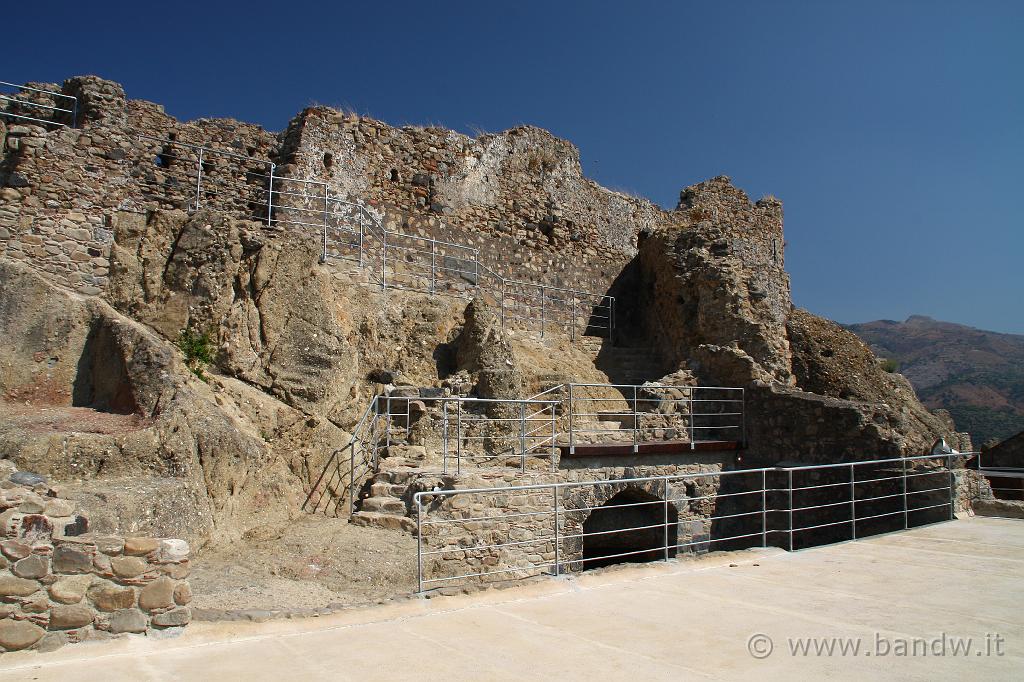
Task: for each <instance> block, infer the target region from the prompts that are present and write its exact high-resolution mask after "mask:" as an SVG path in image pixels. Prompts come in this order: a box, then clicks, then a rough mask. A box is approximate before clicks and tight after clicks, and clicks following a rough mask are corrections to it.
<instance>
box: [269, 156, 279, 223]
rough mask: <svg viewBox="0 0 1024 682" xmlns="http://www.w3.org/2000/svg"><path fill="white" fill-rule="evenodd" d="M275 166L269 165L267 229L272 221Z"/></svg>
mask: <svg viewBox="0 0 1024 682" xmlns="http://www.w3.org/2000/svg"><path fill="white" fill-rule="evenodd" d="M276 168H277V166H276V165H275V164H273V163H272V164H270V178H269V179H268V180H267V227H271V226H272V224H273V220H274V170H275V169H276Z"/></svg>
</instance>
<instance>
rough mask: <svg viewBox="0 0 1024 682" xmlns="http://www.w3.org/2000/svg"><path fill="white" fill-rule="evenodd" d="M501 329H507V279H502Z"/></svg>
mask: <svg viewBox="0 0 1024 682" xmlns="http://www.w3.org/2000/svg"><path fill="white" fill-rule="evenodd" d="M501 328H502V329H504V328H505V278H504V277H502V278H501Z"/></svg>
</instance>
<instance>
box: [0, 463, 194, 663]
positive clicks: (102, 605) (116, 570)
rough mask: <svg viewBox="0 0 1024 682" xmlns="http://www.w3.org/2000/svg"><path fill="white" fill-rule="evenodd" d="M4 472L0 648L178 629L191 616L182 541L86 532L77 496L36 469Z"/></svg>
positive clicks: (35, 646) (0, 518) (0, 493)
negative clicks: (61, 493) (67, 495)
mask: <svg viewBox="0 0 1024 682" xmlns="http://www.w3.org/2000/svg"><path fill="white" fill-rule="evenodd" d="M4 473H5V474H9V473H10V471H9V470H5V471H4ZM5 479H6V480H4V481H3V482H2V483H0V509H2V510H3V512H2V513H0V533H2V535H3V539H2V540H0V652H2V651H15V650H20V649H38V650H40V651H49V650H52V649H56V648H58V647H61V646H63V645H64V644H67V643H69V642H81V641H84V640H92V639H106V638H109V637H112V636H117V635H122V634H125V633H138V634H143V633H150V632H153V631H157V630H174V629H180V628H182V627H184V626H185V625H187V624H188V622H189V621H190V620H191V619H192V612H191V609H190V608H189V607H188V604H189V602H190V601H191V600H192V589H191V587H190V586H189V583H188V581H187V580H186V578H187V577H188V574H189V568H190V567H189V546H188V543H187V542H185V541H184V540H176V539H159V538H149V537H127V538H125V537H115V536H110V535H100V534H95V533H89V532H88V526H89V523H88V520H87V519H86V518H85V517H84V516H82V515H80V514H76V513H75V508H74V503H73V502H71V501H70V500H65V499H61V498H60V497H58V496H57V491H56V490H55V489H53V488H51V487H50V486H49V485H48V484H47V483H46V482H45V479H43V478H42V477H41V476H36V475H35V474H26V473H25V472H18V473H14V474H13V475H11V476H10V478H7V477H6V476H5Z"/></svg>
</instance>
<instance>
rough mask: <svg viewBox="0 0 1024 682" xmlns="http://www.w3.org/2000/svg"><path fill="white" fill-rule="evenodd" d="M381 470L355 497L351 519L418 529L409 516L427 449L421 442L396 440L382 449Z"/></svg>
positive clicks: (354, 522)
mask: <svg viewBox="0 0 1024 682" xmlns="http://www.w3.org/2000/svg"><path fill="white" fill-rule="evenodd" d="M381 454H382V458H381V462H380V470H379V471H378V472H377V473H375V474H374V475H373V478H371V479H370V485H369V488H367V489H366V490H367V494H365V496H360V497H359V498H357V500H356V511H355V512H354V513H353V514H352V516H351V518H350V521H351V523H353V524H355V525H357V526H374V527H377V528H386V529H388V530H403V531H406V532H408V533H415V532H416V521H415V520H414V519H413V518H410V514H411V510H412V496H413V494H414V493H415V492H417V490H413V489H412V483H413V481H414V480H416V479H417V478H422V475H423V469H422V467H423V465H424V464H425V461H426V452H425V450H424V449H423V448H422V447H420V446H415V445H403V444H397V445H396V444H393V445H391V446H390V447H388V448H386V449H385V450H384V452H382V453H381Z"/></svg>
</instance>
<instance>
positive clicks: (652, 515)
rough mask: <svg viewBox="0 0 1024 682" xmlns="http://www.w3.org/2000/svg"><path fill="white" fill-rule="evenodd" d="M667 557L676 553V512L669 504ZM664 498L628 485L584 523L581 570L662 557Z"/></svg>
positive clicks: (663, 545) (677, 515)
mask: <svg viewBox="0 0 1024 682" xmlns="http://www.w3.org/2000/svg"><path fill="white" fill-rule="evenodd" d="M667 508H668V548H669V549H668V556H669V557H674V556H675V555H676V547H675V545H676V543H677V542H678V540H677V538H678V534H679V526H678V521H679V512H678V511H676V508H675V505H673V504H668V505H667ZM665 516H666V504H665V501H664V500H662V499H661V498H659V497H656V496H655V495H652V494H651V493H648V492H645V491H643V490H638V489H635V488H627V489H626V490H623V491H622V492H620V493H618V494H617V495H615V496H614V497H613V498H611V499H610V500H608V501H607V502H605V503H604V504H603V505H601V506H600V507H598V508H597V509H595V510H594V511H593V512H592V513H591V514H590V516H589V517H588V518H587V520H586V521H584V522H583V570H584V571H586V570H589V569H592V568H600V567H602V566H610V565H612V564H621V563H641V562H645V561H658V560H660V559H664V558H665V544H666V542H665V537H666V533H665Z"/></svg>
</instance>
